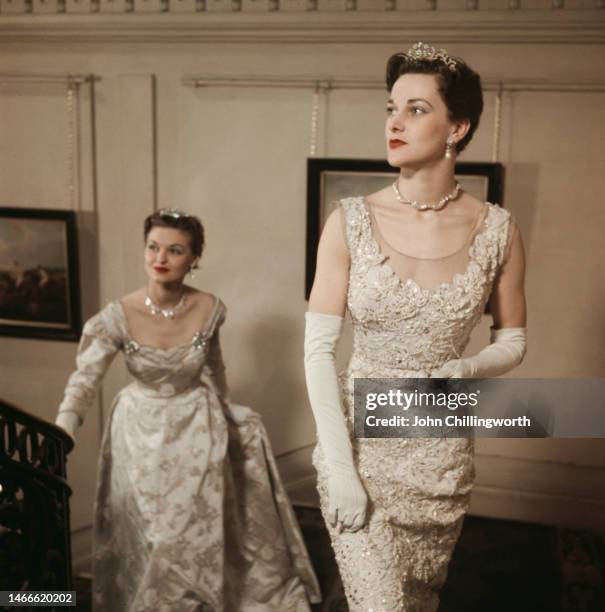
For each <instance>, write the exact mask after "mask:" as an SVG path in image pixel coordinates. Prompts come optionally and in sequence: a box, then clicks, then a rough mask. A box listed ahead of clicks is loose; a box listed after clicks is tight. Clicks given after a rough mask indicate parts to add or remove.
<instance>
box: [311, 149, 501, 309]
mask: <svg viewBox="0 0 605 612" xmlns="http://www.w3.org/2000/svg"><path fill="white" fill-rule="evenodd" d="M398 174H399V172H398V170H397V168H393V167H392V166H389V164H388V163H387V162H386V161H383V160H376V159H325V158H310V159H308V160H307V251H306V274H305V298H306V299H309V295H310V293H311V287H312V286H313V279H314V277H315V266H316V260H317V245H318V243H319V237H320V235H321V230H322V228H323V226H324V223H325V222H326V219H327V218H328V215H329V214H330V212H331V211H332V209H333V208H334V206H335V205H336V204H337V203H338V201H339V200H340V199H342V198H346V197H351V196H359V195H365V194H368V193H373V192H374V191H378V190H379V189H382V188H383V187H385V186H386V185H388V184H389V183H392V182H393V181H394V180H395V178H396V177H397V175H398ZM456 179H457V180H458V182H459V183H460V184H461V185H462V188H463V189H464V190H465V191H468V192H469V193H470V194H472V195H473V196H475V197H476V198H478V199H479V200H482V201H488V202H492V203H493V204H500V205H502V201H503V196H504V166H503V165H502V164H500V163H488V162H459V163H457V164H456Z"/></svg>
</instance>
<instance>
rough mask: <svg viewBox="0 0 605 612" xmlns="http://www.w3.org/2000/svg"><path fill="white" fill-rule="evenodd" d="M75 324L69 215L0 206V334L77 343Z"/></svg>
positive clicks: (74, 240)
mask: <svg viewBox="0 0 605 612" xmlns="http://www.w3.org/2000/svg"><path fill="white" fill-rule="evenodd" d="M80 323H81V321H80V295H79V280H78V249H77V238H76V219H75V214H74V213H73V212H72V211H66V210H47V209H34V208H5V207H0V334H1V335H4V336H20V337H29V338H42V339H47V340H77V339H78V338H79V334H80Z"/></svg>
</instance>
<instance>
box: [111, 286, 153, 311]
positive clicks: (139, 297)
mask: <svg viewBox="0 0 605 612" xmlns="http://www.w3.org/2000/svg"><path fill="white" fill-rule="evenodd" d="M146 295H147V292H146V290H145V288H144V287H141V288H140V289H136V290H135V291H133V292H132V293H128V294H127V295H124V296H122V297H121V298H120V299H119V300H118V301H119V302H120V304H122V307H123V308H124V309H126V310H141V309H142V307H143V305H144V302H145V296H146Z"/></svg>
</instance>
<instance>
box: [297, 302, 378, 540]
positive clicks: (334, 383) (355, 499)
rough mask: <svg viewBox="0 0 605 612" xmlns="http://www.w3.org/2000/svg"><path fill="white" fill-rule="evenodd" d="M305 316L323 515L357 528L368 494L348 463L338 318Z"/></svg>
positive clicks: (346, 527)
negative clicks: (322, 471)
mask: <svg viewBox="0 0 605 612" xmlns="http://www.w3.org/2000/svg"><path fill="white" fill-rule="evenodd" d="M305 318H306V328H305V375H306V380H307V391H308V393H309V401H310V403H311V408H312V410H313V416H314V417H315V423H316V425H317V436H318V438H319V444H320V446H321V450H322V452H323V455H324V457H325V462H326V466H327V469H328V479H327V486H328V512H327V516H326V519H327V520H328V522H329V523H330V524H331V525H332V526H334V527H336V528H337V529H338V530H339V531H340V530H342V529H344V530H347V531H357V530H358V529H360V528H361V527H363V525H364V523H365V519H366V509H367V503H368V497H367V494H366V492H365V490H364V488H363V485H362V484H361V481H360V479H359V474H358V473H357V469H356V467H355V463H354V461H353V451H352V448H351V440H350V439H349V432H348V430H347V426H346V423H345V417H344V414H343V411H342V408H341V405H340V392H339V389H338V378H337V375H336V366H335V362H334V354H335V351H336V344H337V342H338V339H339V337H340V332H341V329H342V323H343V319H342V317H338V316H333V315H326V314H321V313H317V312H307V314H306V317H305Z"/></svg>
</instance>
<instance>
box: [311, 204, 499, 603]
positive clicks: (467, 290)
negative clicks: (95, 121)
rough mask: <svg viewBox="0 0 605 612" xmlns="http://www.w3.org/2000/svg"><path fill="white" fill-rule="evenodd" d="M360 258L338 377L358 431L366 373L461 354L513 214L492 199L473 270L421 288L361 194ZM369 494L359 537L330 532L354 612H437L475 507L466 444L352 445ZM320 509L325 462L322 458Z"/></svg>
mask: <svg viewBox="0 0 605 612" xmlns="http://www.w3.org/2000/svg"><path fill="white" fill-rule="evenodd" d="M342 205H343V208H344V212H345V217H346V234H347V243H348V248H349V252H350V256H351V267H350V272H349V290H348V308H349V311H350V313H351V318H352V322H353V332H354V341H353V354H352V357H351V360H350V362H349V365H348V367H347V369H346V371H345V372H343V373H342V374H341V376H340V383H341V392H342V400H343V402H342V403H343V408H344V410H345V413H346V416H347V421H348V426H349V429H350V431H351V432H352V431H353V381H354V379H355V378H358V377H376V378H385V377H423V376H428V375H430V372H431V371H432V370H433V369H435V368H437V367H439V366H441V365H442V364H443V363H444V362H445V361H447V360H448V359H454V358H457V357H459V356H460V355H461V354H462V352H463V351H464V349H465V347H466V345H467V343H468V340H469V336H470V333H471V331H472V329H473V328H474V327H475V325H476V324H477V323H478V322H479V320H480V319H481V315H482V313H483V311H484V309H485V304H486V302H487V299H488V298H489V294H490V292H491V288H492V285H493V281H494V278H495V276H496V273H497V271H498V268H499V266H500V265H501V263H502V259H503V257H504V253H505V249H506V244H507V239H508V228H509V220H510V214H509V213H508V212H507V211H505V210H504V209H502V208H500V207H497V206H495V205H492V204H486V206H488V209H487V214H486V217H485V220H484V222H483V226H482V228H481V229H480V231H479V233H478V234H477V235H476V236H475V238H474V240H473V242H472V244H471V247H470V248H469V263H468V266H467V268H466V269H465V271H464V272H462V273H460V274H456V275H455V276H454V278H453V279H452V280H451V281H450V282H448V283H442V284H440V285H438V286H437V287H434V288H430V289H423V288H421V287H419V286H418V284H417V283H416V282H414V281H413V280H408V281H402V280H401V279H400V278H399V277H398V276H397V274H396V273H395V272H394V271H393V270H392V269H391V268H390V266H389V265H388V264H387V263H385V260H386V257H385V256H384V255H383V254H382V253H381V252H380V248H379V246H378V244H377V242H376V241H375V239H374V237H373V236H372V228H371V223H370V217H369V213H368V211H367V209H366V207H365V205H364V200H363V199H362V198H349V199H346V200H343V202H342ZM352 444H353V452H354V458H355V461H356V465H357V468H358V471H359V474H360V477H361V479H362V482H363V484H364V487H365V488H366V491H367V492H368V496H369V498H370V507H369V519H368V521H367V524H366V525H365V527H364V528H363V529H362V530H361V531H359V532H357V533H354V534H350V533H343V534H337V533H335V532H334V531H332V530H331V532H330V535H331V537H332V544H333V547H334V550H335V553H336V557H337V560H338V565H339V569H340V574H341V576H342V580H343V584H344V586H345V591H346V594H347V600H348V603H349V609H350V612H361V611H363V612H431V611H434V610H436V609H437V607H438V603H439V599H438V590H439V588H440V586H441V585H442V584H443V582H444V581H445V577H446V575H447V567H448V563H449V559H450V557H451V552H452V550H453V547H454V545H455V543H456V540H457V538H458V535H459V532H460V529H461V526H462V519H463V517H464V514H465V512H466V510H467V508H468V501H469V494H470V491H471V487H472V481H473V477H474V469H473V461H472V457H473V443H472V441H471V440H466V439H438V438H435V439H386V440H385V439H354V440H352ZM314 465H315V466H316V468H317V470H318V489H319V493H320V498H321V504H322V510H323V511H324V514H325V511H326V509H327V502H328V497H327V488H326V479H327V472H326V466H325V464H324V461H323V455H322V452H321V448H320V447H319V446H318V447H317V448H316V450H315V453H314Z"/></svg>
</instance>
